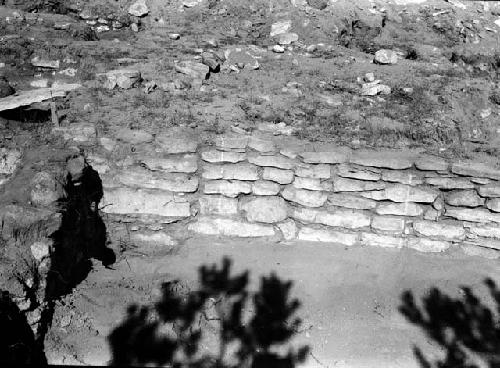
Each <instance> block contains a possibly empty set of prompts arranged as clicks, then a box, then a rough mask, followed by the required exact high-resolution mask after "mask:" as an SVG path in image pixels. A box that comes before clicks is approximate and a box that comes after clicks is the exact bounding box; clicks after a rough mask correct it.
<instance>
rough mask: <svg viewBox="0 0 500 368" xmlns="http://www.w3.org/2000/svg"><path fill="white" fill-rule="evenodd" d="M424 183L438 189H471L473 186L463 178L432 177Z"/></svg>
mask: <svg viewBox="0 0 500 368" xmlns="http://www.w3.org/2000/svg"><path fill="white" fill-rule="evenodd" d="M425 182H426V183H427V184H430V185H434V186H436V187H438V188H440V189H473V188H474V184H472V183H471V182H470V180H468V179H464V178H444V177H438V176H437V177H433V178H426V179H425Z"/></svg>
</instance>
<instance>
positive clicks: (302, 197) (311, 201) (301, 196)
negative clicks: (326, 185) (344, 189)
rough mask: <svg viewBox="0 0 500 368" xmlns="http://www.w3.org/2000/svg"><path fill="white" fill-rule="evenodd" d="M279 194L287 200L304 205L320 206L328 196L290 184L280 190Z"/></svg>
mask: <svg viewBox="0 0 500 368" xmlns="http://www.w3.org/2000/svg"><path fill="white" fill-rule="evenodd" d="M281 196H282V197H283V198H285V199H286V200H287V201H291V202H295V203H298V204H301V205H302V206H306V207H321V206H322V205H323V204H325V202H326V200H327V198H328V196H327V195H326V194H325V193H322V192H314V191H310V190H305V189H296V188H294V187H292V186H287V187H286V188H285V189H284V190H283V191H282V192H281Z"/></svg>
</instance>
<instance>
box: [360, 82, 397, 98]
mask: <svg viewBox="0 0 500 368" xmlns="http://www.w3.org/2000/svg"><path fill="white" fill-rule="evenodd" d="M391 92H392V89H391V87H389V86H387V85H385V84H378V83H376V84H373V83H364V84H363V85H362V86H361V91H360V94H361V96H377V95H389V94H391Z"/></svg>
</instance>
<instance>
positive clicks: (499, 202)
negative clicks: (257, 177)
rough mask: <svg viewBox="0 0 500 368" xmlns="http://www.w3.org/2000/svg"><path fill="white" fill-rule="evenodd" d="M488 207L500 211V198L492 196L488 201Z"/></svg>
mask: <svg viewBox="0 0 500 368" xmlns="http://www.w3.org/2000/svg"><path fill="white" fill-rule="evenodd" d="M486 207H487V208H488V209H489V210H490V211H493V212H500V198H491V199H488V201H487V202H486Z"/></svg>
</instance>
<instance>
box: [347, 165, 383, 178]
mask: <svg viewBox="0 0 500 368" xmlns="http://www.w3.org/2000/svg"><path fill="white" fill-rule="evenodd" d="M337 175H338V176H341V177H343V178H351V179H359V180H368V181H378V180H380V177H381V175H380V173H379V172H373V171H369V170H360V169H358V168H355V167H352V166H350V165H348V164H340V165H338V166H337Z"/></svg>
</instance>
